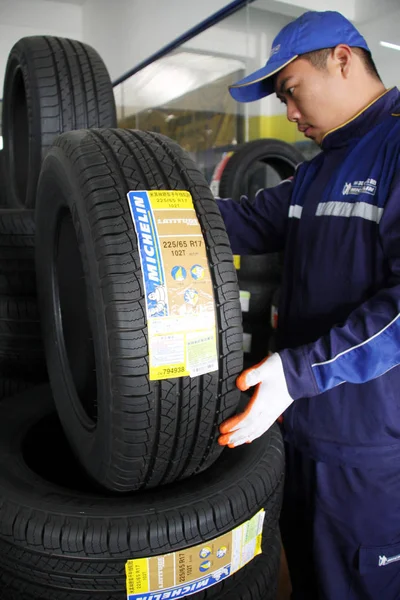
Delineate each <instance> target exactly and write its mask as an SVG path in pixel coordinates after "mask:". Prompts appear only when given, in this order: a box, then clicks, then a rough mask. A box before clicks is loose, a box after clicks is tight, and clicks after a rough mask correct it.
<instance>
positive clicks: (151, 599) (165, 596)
mask: <svg viewBox="0 0 400 600" xmlns="http://www.w3.org/2000/svg"><path fill="white" fill-rule="evenodd" d="M213 583H215V582H214V581H212V582H211V581H210V578H209V577H207V578H206V579H201V580H200V581H196V582H195V583H192V584H190V585H183V586H181V587H178V588H175V589H173V590H167V591H165V592H161V593H158V592H150V593H148V594H140V595H138V594H134V595H132V596H128V600H172V598H184V597H185V596H189V595H191V594H194V593H196V592H198V591H200V590H203V589H205V588H208V587H210V585H212V584H213Z"/></svg>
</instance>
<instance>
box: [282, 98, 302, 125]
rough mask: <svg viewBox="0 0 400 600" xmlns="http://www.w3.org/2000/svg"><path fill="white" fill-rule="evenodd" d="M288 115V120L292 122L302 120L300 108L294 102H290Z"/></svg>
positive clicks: (287, 110) (287, 109)
mask: <svg viewBox="0 0 400 600" xmlns="http://www.w3.org/2000/svg"><path fill="white" fill-rule="evenodd" d="M286 115H287V118H288V120H289V121H291V122H292V123H297V122H298V121H300V117H301V114H300V111H299V110H298V108H296V106H295V104H294V102H290V101H289V102H288V104H287V108H286Z"/></svg>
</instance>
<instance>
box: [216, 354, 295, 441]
mask: <svg viewBox="0 0 400 600" xmlns="http://www.w3.org/2000/svg"><path fill="white" fill-rule="evenodd" d="M236 385H237V387H238V388H239V390H241V391H242V392H244V391H245V390H248V389H249V388H250V387H252V386H254V385H256V389H255V391H254V394H253V396H252V397H251V399H250V402H249V403H248V405H247V407H246V410H245V411H244V412H242V413H241V414H239V415H236V416H234V417H231V418H230V419H227V420H226V421H224V422H223V423H222V424H221V426H220V428H219V430H220V432H221V434H222V435H221V436H220V437H219V438H218V443H219V444H220V445H221V446H229V448H234V447H235V446H239V445H240V444H244V443H247V444H248V443H250V442H252V441H253V440H255V439H256V438H258V437H260V435H262V434H263V433H265V432H266V431H267V429H269V428H270V427H271V425H272V424H273V423H274V422H275V421H276V420H277V419H278V417H279V416H280V415H281V414H282V413H283V412H284V411H285V410H286V409H287V407H288V406H290V404H292V402H293V398H292V397H291V396H290V394H289V391H288V388H287V385H286V379H285V374H284V371H283V365H282V359H281V357H280V356H279V354H278V353H277V352H275V353H274V354H272V355H271V356H269V357H268V358H266V359H265V360H263V361H262V362H260V363H259V364H258V365H255V366H254V367H251V368H250V369H247V370H246V371H243V373H242V374H241V375H239V377H238V378H237V380H236Z"/></svg>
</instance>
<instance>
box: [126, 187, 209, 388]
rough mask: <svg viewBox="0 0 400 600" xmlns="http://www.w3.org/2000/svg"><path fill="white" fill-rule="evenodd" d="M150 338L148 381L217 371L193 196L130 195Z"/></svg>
mask: <svg viewBox="0 0 400 600" xmlns="http://www.w3.org/2000/svg"><path fill="white" fill-rule="evenodd" d="M128 202H129V208H130V211H131V215H132V220H133V224H134V226H135V230H136V235H137V238H138V247H139V254H140V260H141V265H142V275H143V282H144V291H145V300H146V313H147V325H148V333H149V336H148V337H149V360H150V369H149V371H150V372H149V376H150V379H151V380H157V379H168V378H171V377H183V376H186V375H189V376H191V377H195V376H198V375H203V374H204V373H209V372H212V371H216V370H217V369H218V357H217V336H216V318H215V302H214V293H213V286H212V280H211V273H210V269H209V265H208V259H207V252H206V247H205V241H204V237H203V234H202V231H201V227H200V223H199V221H198V218H197V214H196V211H195V209H194V206H193V200H192V197H191V194H190V193H189V192H188V191H185V190H151V191H131V192H129V193H128Z"/></svg>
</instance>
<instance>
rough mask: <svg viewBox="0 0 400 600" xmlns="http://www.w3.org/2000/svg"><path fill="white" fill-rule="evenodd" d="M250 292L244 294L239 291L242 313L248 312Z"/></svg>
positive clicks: (242, 291) (243, 291)
mask: <svg viewBox="0 0 400 600" xmlns="http://www.w3.org/2000/svg"><path fill="white" fill-rule="evenodd" d="M250 297H251V294H250V292H246V291H245V290H240V308H241V309H242V312H249V310H250Z"/></svg>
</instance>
